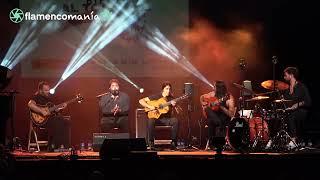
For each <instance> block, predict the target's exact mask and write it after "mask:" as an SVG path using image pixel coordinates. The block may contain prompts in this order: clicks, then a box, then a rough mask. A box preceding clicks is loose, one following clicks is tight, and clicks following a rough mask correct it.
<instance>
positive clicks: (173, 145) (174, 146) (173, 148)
mask: <svg viewBox="0 0 320 180" xmlns="http://www.w3.org/2000/svg"><path fill="white" fill-rule="evenodd" d="M170 149H171V150H176V149H177V143H176V142H174V141H172V142H171V148H170Z"/></svg>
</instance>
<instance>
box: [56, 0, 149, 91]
mask: <svg viewBox="0 0 320 180" xmlns="http://www.w3.org/2000/svg"><path fill="white" fill-rule="evenodd" d="M127 2H128V1H125V2H123V3H122V4H120V5H116V4H114V5H112V4H111V6H112V7H114V8H116V10H115V12H116V13H115V15H114V16H111V17H112V18H110V19H102V20H101V21H94V22H92V23H91V25H90V27H89V28H88V31H87V32H86V34H85V38H84V39H83V40H82V43H81V44H80V46H79V48H78V49H77V50H76V52H75V54H74V56H73V57H72V58H71V61H70V63H69V64H68V66H67V68H66V69H65V71H64V72H63V74H62V76H61V78H60V80H59V82H58V84H57V86H58V85H59V84H60V83H61V82H62V81H64V80H65V79H67V78H68V77H69V76H70V75H71V74H73V73H74V72H75V71H76V70H77V69H78V68H80V67H81V66H82V65H83V64H85V63H86V62H87V61H88V60H89V59H90V58H92V57H93V56H94V55H95V54H97V53H98V52H99V51H100V50H101V49H102V48H104V47H105V46H106V45H108V44H109V43H110V42H111V41H112V40H113V39H115V38H116V37H117V36H119V35H120V34H121V33H122V32H123V31H124V30H125V29H127V28H128V27H129V26H130V25H131V24H133V23H134V22H136V21H137V19H138V18H139V17H140V16H141V15H142V14H144V13H145V11H146V10H147V8H148V7H149V6H148V5H147V4H140V5H139V6H138V7H133V6H132V4H130V5H129V7H128V8H127V9H124V6H125V5H126V4H127ZM101 12H103V11H101ZM101 12H100V14H101ZM120 12H121V14H120ZM119 14H120V15H119ZM93 32H94V33H93Z"/></svg>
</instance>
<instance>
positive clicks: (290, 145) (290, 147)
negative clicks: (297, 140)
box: [287, 141, 297, 150]
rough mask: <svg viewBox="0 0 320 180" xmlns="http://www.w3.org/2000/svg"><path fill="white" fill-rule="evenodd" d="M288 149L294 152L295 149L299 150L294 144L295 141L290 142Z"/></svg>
mask: <svg viewBox="0 0 320 180" xmlns="http://www.w3.org/2000/svg"><path fill="white" fill-rule="evenodd" d="M287 148H288V149H289V150H292V149H294V148H297V146H296V145H295V144H294V143H293V141H290V142H289V144H288V145H287Z"/></svg>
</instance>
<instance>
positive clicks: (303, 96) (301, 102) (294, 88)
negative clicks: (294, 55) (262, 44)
mask: <svg viewBox="0 0 320 180" xmlns="http://www.w3.org/2000/svg"><path fill="white" fill-rule="evenodd" d="M298 75H299V71H298V69H297V68H296V67H287V68H286V69H285V70H284V79H285V80H286V81H288V82H289V83H290V86H289V89H288V90H286V91H285V92H284V98H285V99H288V100H292V101H293V105H292V106H290V107H287V108H286V110H287V111H289V112H290V115H289V117H288V131H289V134H290V135H291V136H292V138H293V140H294V141H295V143H298V141H300V140H301V135H302V132H301V131H302V124H303V123H304V121H305V120H306V118H307V117H308V113H309V111H310V108H311V98H310V94H309V91H308V89H307V87H306V86H305V85H304V84H303V83H301V82H300V81H298V80H297V79H298Z"/></svg>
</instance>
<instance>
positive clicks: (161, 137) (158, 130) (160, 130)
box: [154, 126, 172, 145]
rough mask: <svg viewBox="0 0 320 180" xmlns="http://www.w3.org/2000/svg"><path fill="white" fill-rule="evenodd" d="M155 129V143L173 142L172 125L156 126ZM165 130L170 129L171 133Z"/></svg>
mask: <svg viewBox="0 0 320 180" xmlns="http://www.w3.org/2000/svg"><path fill="white" fill-rule="evenodd" d="M154 130H155V139H154V144H155V145H166V144H171V142H172V139H171V131H172V126H155V127H154ZM164 131H168V132H169V135H168V133H164Z"/></svg>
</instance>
